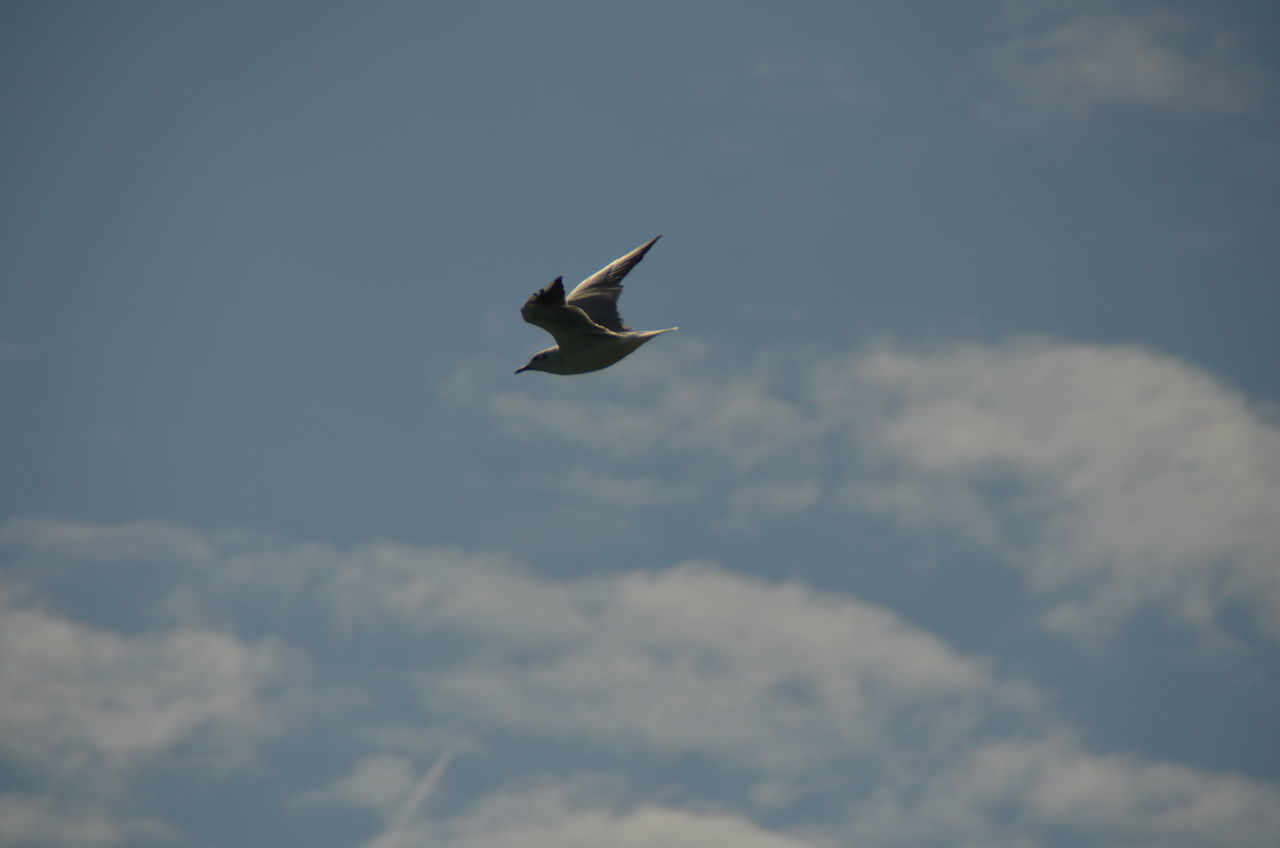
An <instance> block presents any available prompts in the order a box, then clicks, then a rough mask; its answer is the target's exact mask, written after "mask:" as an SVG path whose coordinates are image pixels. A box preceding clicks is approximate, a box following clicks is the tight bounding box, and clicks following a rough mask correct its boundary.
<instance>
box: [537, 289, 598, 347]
mask: <svg viewBox="0 0 1280 848" xmlns="http://www.w3.org/2000/svg"><path fill="white" fill-rule="evenodd" d="M520 317H521V318H523V319H524V320H525V321H527V322H529V323H530V324H532V325H534V326H535V327H541V328H542V329H544V330H546V331H547V332H548V333H550V334H551V335H552V337H553V338H554V339H555V340H556V344H557V345H559V346H560V349H561V350H570V349H572V348H573V347H574V346H575V345H577V344H581V343H582V342H584V341H586V340H587V339H589V338H591V337H593V336H600V335H608V333H609V331H608V330H607V329H605V328H604V327H601V326H600V325H599V324H597V323H596V322H595V321H592V320H591V318H590V316H588V315H587V313H586V312H584V311H583V310H582V309H580V308H578V306H576V305H575V304H571V303H567V302H566V301H565V296H564V278H563V277H556V278H555V280H553V281H552V283H551V285H549V286H547V287H546V288H541V289H538V290H537V291H536V292H534V293H533V294H532V295H530V296H529V299H528V300H526V301H525V302H524V306H522V307H520Z"/></svg>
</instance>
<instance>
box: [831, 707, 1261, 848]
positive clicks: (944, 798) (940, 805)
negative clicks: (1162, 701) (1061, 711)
mask: <svg viewBox="0 0 1280 848" xmlns="http://www.w3.org/2000/svg"><path fill="white" fill-rule="evenodd" d="M904 789H905V787H903V788H899V787H891V788H888V789H887V790H882V791H881V792H880V793H879V796H878V797H877V798H875V799H874V800H873V801H871V802H870V803H867V804H865V805H862V806H860V807H855V809H854V811H853V815H852V816H851V822H852V835H853V837H854V838H855V839H856V840H857V844H860V845H867V846H876V845H896V844H902V843H903V841H904V837H905V838H906V840H907V841H910V840H911V839H912V837H913V836H914V837H916V838H921V839H922V838H925V837H926V836H928V837H932V838H937V837H939V836H941V835H946V836H947V837H948V838H949V840H950V842H949V844H955V845H992V844H1022V845H1043V844H1051V843H1052V841H1053V839H1052V834H1053V833H1055V832H1057V833H1061V832H1067V833H1071V834H1072V835H1073V836H1074V837H1075V838H1076V839H1079V840H1083V842H1084V843H1085V844H1094V845H1101V844H1107V845H1161V846H1170V848H1184V846H1185V848H1193V846H1204V845H1233V846H1241V848H1251V847H1252V846H1258V848H1263V846H1268V845H1273V844H1275V840H1276V839H1277V838H1278V837H1280V788H1277V787H1276V786H1274V785H1269V784H1265V783H1261V782H1258V781H1252V780H1247V779H1244V778H1240V777H1235V776H1231V775H1216V774H1210V773H1206V772H1203V771H1198V770H1195V769H1190V768H1186V767H1183V766H1179V765H1174V764H1169V763H1153V762H1149V761H1144V760H1142V759H1139V758H1136V757H1131V756H1127V755H1108V756H1100V755H1096V754H1091V753H1088V752H1086V751H1084V750H1082V749H1081V748H1080V747H1079V745H1078V743H1077V742H1076V740H1075V739H1074V737H1073V736H1072V734H1070V733H1068V732H1062V731H1059V732H1054V733H1049V734H1045V735H1040V736H1035V737H1027V738H1021V739H1018V738H1015V739H1008V740H1000V741H991V742H986V743H982V744H978V745H975V746H974V747H973V749H972V750H971V751H969V752H968V753H967V754H966V755H965V756H963V757H961V758H960V759H958V760H957V761H956V762H955V763H953V764H951V765H950V766H949V767H948V768H946V769H945V770H944V771H943V772H942V773H940V774H939V775H937V776H936V777H934V778H933V779H931V780H930V781H928V782H927V783H926V784H925V785H924V786H923V787H913V788H912V789H911V790H908V791H903V790H904Z"/></svg>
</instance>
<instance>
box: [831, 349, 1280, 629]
mask: <svg viewBox="0 0 1280 848" xmlns="http://www.w3.org/2000/svg"><path fill="white" fill-rule="evenodd" d="M845 366H847V368H848V370H847V371H845V370H844V369H845ZM841 373H847V375H848V376H847V377H846V378H845V380H844V382H843V384H836V383H835V382H834V381H837V380H839V379H840V375H841ZM824 380H825V381H826V384H827V385H828V387H829V391H833V392H838V393H839V395H838V396H837V395H836V394H833V395H832V396H831V397H830V398H829V399H828V401H827V405H828V408H829V409H831V410H832V412H833V414H839V412H840V411H841V410H843V409H846V408H847V405H846V399H847V397H852V396H853V395H854V394H856V395H858V396H860V397H861V398H862V401H861V402H863V403H873V404H874V405H875V409H874V411H873V412H872V413H871V414H868V415H863V416H860V419H859V421H858V426H860V428H861V432H862V434H863V435H862V444H863V448H864V450H866V451H868V452H869V454H870V455H872V456H875V457H876V458H877V459H878V460H879V461H881V462H882V463H883V465H884V470H885V473H884V475H883V477H881V478H880V480H879V482H876V483H872V484H869V485H855V487H854V490H855V491H856V492H857V494H858V495H860V496H862V497H863V498H864V499H865V500H864V502H865V503H869V504H872V505H874V506H875V507H877V508H880V509H885V510H888V511H890V512H892V513H893V514H896V515H898V516H900V517H902V518H904V519H907V520H912V521H925V522H937V521H943V522H947V523H950V524H952V525H953V526H955V527H956V528H958V529H960V530H962V531H963V532H966V533H968V534H970V535H971V536H972V537H973V538H974V539H975V540H977V541H980V542H983V543H986V544H989V545H991V546H992V547H993V548H995V549H998V550H999V551H1000V552H1001V553H1002V555H1003V556H1005V557H1006V558H1007V559H1008V561H1009V562H1010V563H1011V564H1013V565H1015V566H1017V567H1020V568H1023V569H1025V570H1026V572H1027V574H1028V575H1029V577H1030V586H1031V588H1032V591H1033V592H1035V593H1036V594H1038V595H1040V596H1042V597H1044V598H1046V599H1049V600H1050V601H1051V602H1052V603H1053V608H1052V610H1051V611H1050V614H1049V622H1050V623H1051V624H1052V625H1053V626H1055V627H1058V628H1062V629H1064V630H1067V631H1071V632H1075V633H1078V634H1083V633H1086V632H1089V631H1096V629H1097V628H1099V627H1103V628H1106V627H1108V626H1110V625H1113V624H1115V623H1117V622H1118V621H1120V620H1122V619H1123V618H1124V617H1126V616H1127V615H1129V614H1131V613H1132V612H1134V611H1135V610H1136V609H1138V608H1140V607H1142V606H1144V605H1148V604H1157V605H1161V606H1164V607H1166V608H1167V609H1169V610H1171V611H1172V612H1173V613H1174V614H1175V615H1177V616H1178V617H1179V618H1181V619H1182V620H1183V621H1186V622H1188V623H1191V624H1193V625H1196V626H1199V627H1209V626H1210V625H1211V624H1212V623H1213V621H1214V619H1215V616H1217V615H1218V614H1220V613H1221V611H1222V610H1223V608H1224V607H1225V606H1227V605H1228V604H1232V603H1239V604H1242V605H1245V606H1248V607H1251V608H1252V609H1253V610H1254V612H1255V613H1256V614H1257V619H1258V621H1259V623H1260V624H1261V625H1263V626H1264V627H1267V626H1273V625H1274V622H1275V621H1278V620H1280V574H1278V573H1277V572H1276V570H1275V568H1274V564H1275V563H1276V562H1277V561H1280V531H1277V526H1280V525H1277V519H1280V430H1277V428H1276V427H1274V426H1273V425H1271V424H1269V423H1268V422H1267V421H1266V420H1265V419H1263V418H1262V417H1261V416H1260V415H1259V413H1258V412H1257V411H1255V410H1254V409H1252V408H1251V407H1250V406H1249V404H1248V403H1247V402H1246V401H1245V400H1244V399H1243V398H1242V397H1240V396H1239V395H1238V394H1236V393H1234V392H1232V391H1230V390H1228V389H1226V388H1225V387H1223V386H1222V385H1221V384H1219V383H1217V382H1216V381H1215V380H1214V379H1213V378H1211V377H1210V376H1209V375H1207V374H1205V373H1203V372H1200V371H1197V370H1196V369H1194V368H1191V367H1189V366H1187V365H1185V364H1183V363H1181V362H1178V361H1177V360H1174V359H1172V358H1169V357H1163V356H1158V355H1155V354H1152V353H1150V352H1147V351H1144V350H1140V349H1136V348H1117V347H1100V346H1088V345H1063V344H1055V343H1051V342H1043V341H1042V342H1026V343H1020V344H1013V345H1007V346H999V347H983V346H977V345H968V346H960V347H956V348H953V349H950V350H946V351H939V352H936V353H924V354H921V353H912V352H901V351H895V350H892V349H881V350H877V351H872V352H869V353H866V354H863V355H860V356H858V357H857V358H856V359H855V360H853V361H851V362H848V363H844V364H843V365H838V366H835V367H830V368H828V369H827V372H826V373H825V375H824ZM833 385H838V386H839V387H838V388H836V389H832V388H831V387H832V386H833ZM1273 632H1275V633H1276V635H1280V630H1274V631H1273Z"/></svg>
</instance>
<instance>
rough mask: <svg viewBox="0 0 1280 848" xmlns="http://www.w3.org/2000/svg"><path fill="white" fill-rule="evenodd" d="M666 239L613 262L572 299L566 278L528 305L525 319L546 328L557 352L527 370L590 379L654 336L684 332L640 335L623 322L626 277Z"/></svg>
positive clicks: (538, 355) (538, 293) (537, 356)
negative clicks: (621, 300) (621, 303)
mask: <svg viewBox="0 0 1280 848" xmlns="http://www.w3.org/2000/svg"><path fill="white" fill-rule="evenodd" d="M659 238H661V236H655V237H654V238H652V239H650V240H649V241H648V242H646V243H645V244H642V245H641V246H640V247H637V248H636V249H635V250H633V251H631V252H630V253H628V254H627V255H626V256H623V257H622V258H620V259H617V260H615V261H613V262H610V263H609V264H608V265H606V266H605V267H603V268H601V269H600V270H599V271H597V272H596V273H594V274H592V275H591V276H590V277H587V278H586V279H585V280H583V281H582V282H581V283H579V284H578V285H577V287H575V288H574V290H573V291H572V292H571V293H570V294H569V295H568V296H566V295H565V293H564V283H563V278H562V277H556V279H555V280H554V281H553V282H552V283H551V285H549V286H547V287H546V288H543V289H539V290H538V291H536V292H534V293H533V295H532V296H531V297H530V298H529V299H528V301H526V302H525V305H524V306H523V307H522V308H521V310H520V316H521V317H522V318H524V320H525V321H527V322H529V323H530V324H533V325H534V326H537V327H541V328H542V329H544V330H546V331H547V332H548V333H550V334H551V335H552V337H554V338H555V340H556V346H555V347H549V348H547V349H546V350H542V351H539V352H538V353H535V354H534V355H533V357H532V358H531V359H530V360H529V361H528V362H527V363H526V364H525V365H524V366H522V367H520V368H518V369H517V370H516V373H517V374H519V373H520V372H522V371H546V372H547V373H549V374H586V373H589V372H591V371H599V370H600V369H601V368H608V367H609V366H610V365H612V364H614V363H615V362H617V361H618V360H620V359H622V358H624V357H626V356H628V355H629V354H631V353H632V352H634V351H635V349H636V348H638V347H640V346H641V345H642V344H644V343H645V342H647V341H649V339H651V338H653V337H654V336H660V335H662V334H663V333H669V332H671V331H672V330H675V329H678V328H676V327H671V328H669V329H666V330H648V331H644V332H636V331H635V330H632V329H631V328H630V327H628V326H627V325H625V324H623V323H622V316H620V315H619V314H618V296H619V295H620V294H621V293H622V278H623V277H625V276H626V275H627V272H629V271H630V270H631V269H632V268H634V267H635V265H636V263H638V262H639V261H640V260H641V259H643V258H644V255H645V254H646V253H647V252H648V251H649V248H651V247H653V243H654V242H656V241H657V240H658V239H659Z"/></svg>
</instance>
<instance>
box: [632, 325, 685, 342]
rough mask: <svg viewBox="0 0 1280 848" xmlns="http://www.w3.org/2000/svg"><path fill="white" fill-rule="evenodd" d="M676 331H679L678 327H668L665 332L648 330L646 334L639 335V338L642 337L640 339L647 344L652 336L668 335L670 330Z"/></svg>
mask: <svg viewBox="0 0 1280 848" xmlns="http://www.w3.org/2000/svg"><path fill="white" fill-rule="evenodd" d="M678 329H680V328H679V327H668V328H667V329H665V330H649V331H648V332H645V333H640V336H642V337H643V338H644V340H645V341H646V342H647V341H649V339H651V338H653V337H654V336H660V335H662V334H663V333H670V332H671V331H672V330H678Z"/></svg>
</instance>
